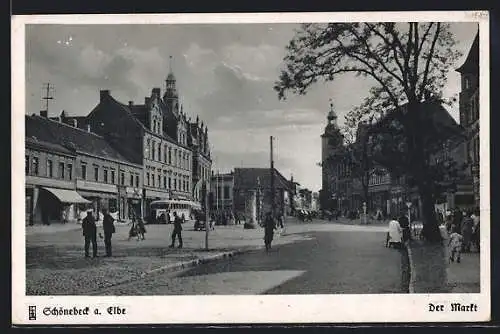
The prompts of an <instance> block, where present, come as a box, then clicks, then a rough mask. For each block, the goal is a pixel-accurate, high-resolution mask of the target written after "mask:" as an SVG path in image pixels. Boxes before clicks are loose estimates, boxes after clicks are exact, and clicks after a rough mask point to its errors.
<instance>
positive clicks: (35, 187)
mask: <svg viewBox="0 0 500 334" xmlns="http://www.w3.org/2000/svg"><path fill="white" fill-rule="evenodd" d="M25 126H26V161H27V162H26V171H25V173H26V212H27V218H28V219H27V220H28V223H29V224H38V223H45V224H48V223H50V222H68V221H77V220H79V219H81V215H82V214H84V211H86V210H88V209H92V210H93V212H94V214H95V216H96V217H98V218H102V210H103V209H108V210H109V211H110V212H112V213H116V216H117V218H118V219H119V220H125V219H127V218H128V217H129V213H130V212H129V205H128V204H129V203H131V204H132V203H133V201H135V200H137V199H140V191H139V189H141V188H142V172H141V171H142V166H141V165H139V164H134V163H132V162H130V161H128V160H127V159H126V158H124V157H123V156H122V155H120V154H119V153H118V152H117V151H116V150H114V149H113V148H112V147H111V146H110V145H109V144H108V143H107V142H106V141H105V140H104V138H103V137H101V136H99V135H97V134H95V133H92V132H90V131H85V130H82V129H79V128H76V127H74V126H70V125H67V124H65V123H62V122H58V121H54V120H51V119H48V118H47V117H44V116H37V115H31V116H26V117H25ZM28 213H29V215H28Z"/></svg>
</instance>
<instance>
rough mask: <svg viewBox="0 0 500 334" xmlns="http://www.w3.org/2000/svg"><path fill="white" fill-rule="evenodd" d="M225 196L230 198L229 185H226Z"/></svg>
mask: <svg viewBox="0 0 500 334" xmlns="http://www.w3.org/2000/svg"><path fill="white" fill-rule="evenodd" d="M224 198H225V199H229V186H224Z"/></svg>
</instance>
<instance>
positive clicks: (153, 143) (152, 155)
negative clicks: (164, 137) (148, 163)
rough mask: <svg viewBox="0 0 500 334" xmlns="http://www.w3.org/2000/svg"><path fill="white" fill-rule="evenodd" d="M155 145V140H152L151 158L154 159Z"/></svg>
mask: <svg viewBox="0 0 500 334" xmlns="http://www.w3.org/2000/svg"><path fill="white" fill-rule="evenodd" d="M154 146H155V142H154V141H152V142H151V147H150V148H149V160H154V154H155V152H154Z"/></svg>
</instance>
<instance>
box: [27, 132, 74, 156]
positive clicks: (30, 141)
mask: <svg viewBox="0 0 500 334" xmlns="http://www.w3.org/2000/svg"><path fill="white" fill-rule="evenodd" d="M25 145H26V147H29V148H33V149H39V150H44V151H49V152H58V153H62V154H66V155H71V156H75V155H76V152H75V151H73V150H70V149H68V148H66V147H64V146H62V145H59V144H52V143H49V142H46V141H43V140H39V139H38V138H37V137H36V136H31V137H26V139H25Z"/></svg>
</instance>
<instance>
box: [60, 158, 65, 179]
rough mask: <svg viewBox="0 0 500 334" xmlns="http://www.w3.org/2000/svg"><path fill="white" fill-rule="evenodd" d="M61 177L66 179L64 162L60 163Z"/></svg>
mask: <svg viewBox="0 0 500 334" xmlns="http://www.w3.org/2000/svg"><path fill="white" fill-rule="evenodd" d="M59 178H60V179H63V180H64V162H60V163H59Z"/></svg>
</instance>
